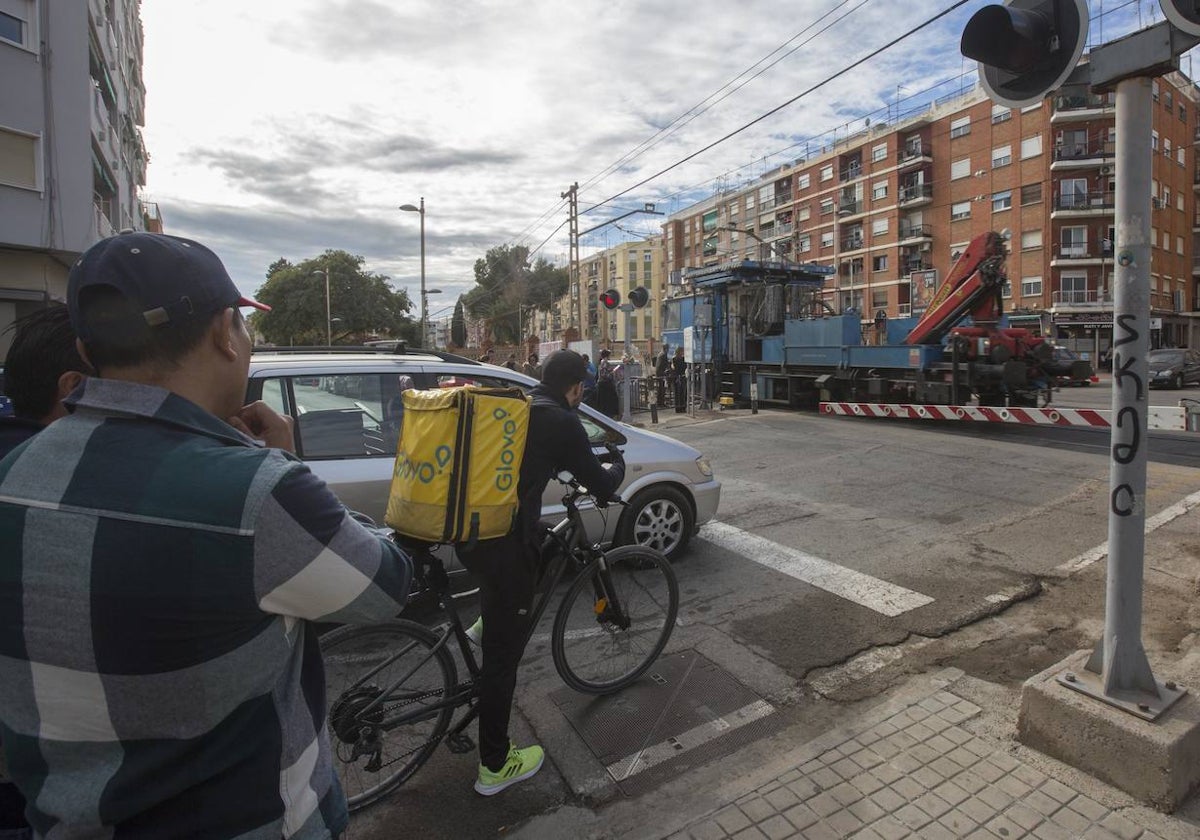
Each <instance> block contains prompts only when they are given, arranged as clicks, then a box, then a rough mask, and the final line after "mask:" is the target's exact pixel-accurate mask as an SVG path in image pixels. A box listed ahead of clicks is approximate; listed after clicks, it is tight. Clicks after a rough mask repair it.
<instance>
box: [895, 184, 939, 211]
mask: <svg viewBox="0 0 1200 840" xmlns="http://www.w3.org/2000/svg"><path fill="white" fill-rule="evenodd" d="M932 201H933V184H910V185H908V186H902V187H900V195H899V203H900V206H901V207H917V206H919V205H922V204H929V203H930V202H932Z"/></svg>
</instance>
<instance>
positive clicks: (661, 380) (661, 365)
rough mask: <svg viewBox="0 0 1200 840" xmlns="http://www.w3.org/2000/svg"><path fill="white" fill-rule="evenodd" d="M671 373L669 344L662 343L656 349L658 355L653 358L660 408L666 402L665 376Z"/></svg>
mask: <svg viewBox="0 0 1200 840" xmlns="http://www.w3.org/2000/svg"><path fill="white" fill-rule="evenodd" d="M670 373H671V345H669V344H664V345H663V346H662V350H660V351H658V355H657V356H656V357H655V358H654V380H655V385H656V386H657V387H656V391H657V396H656V399H657V401H658V405H659V407H660V408H661V407H662V406H665V405H666V404H667V399H666V394H667V376H668V375H669V374H670Z"/></svg>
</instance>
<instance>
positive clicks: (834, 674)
mask: <svg viewBox="0 0 1200 840" xmlns="http://www.w3.org/2000/svg"><path fill="white" fill-rule="evenodd" d="M932 643H933V639H918V640H917V641H915V642H907V643H905V644H903V645H897V646H895V647H883V648H873V649H872V650H869V651H867V652H866V653H861V654H859V655H858V656H856V657H854V658H853V659H851V660H850V661H849V662H846V663H844V664H842V665H840V666H838V667H837V668H834V669H833V670H831V671H829V672H828V673H825V674H822V675H821V676H820V677H817V678H816V679H815V680H813V681H812V682H810V683H809V685H810V686H812V689H813V690H814V691H816V692H817V693H818V694H823V695H825V696H826V697H828V696H829V695H830V694H832V693H833V692H835V691H837V690H838V689H840V688H844V687H845V686H847V685H850V683H853V682H858V681H859V680H861V679H863V678H865V677H869V676H870V675H871V674H874V673H875V672H876V671H879V670H882V669H883V668H886V667H887V666H888V665H891V664H892V663H893V662H896V661H897V660H899V659H903V658H904V657H905V656H907V655H908V654H910V653H912V652H913V651H916V650H920V649H921V648H923V647H925V646H926V645H929V644H932Z"/></svg>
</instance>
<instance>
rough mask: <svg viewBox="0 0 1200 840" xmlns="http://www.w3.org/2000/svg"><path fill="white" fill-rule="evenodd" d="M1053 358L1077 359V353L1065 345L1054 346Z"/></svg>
mask: <svg viewBox="0 0 1200 840" xmlns="http://www.w3.org/2000/svg"><path fill="white" fill-rule="evenodd" d="M1054 358H1056V359H1078V358H1079V354H1077V353H1076V352H1075V351H1074V350H1071V349H1068V348H1066V347H1055V348H1054Z"/></svg>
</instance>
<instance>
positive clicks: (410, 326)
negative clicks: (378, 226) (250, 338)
mask: <svg viewBox="0 0 1200 840" xmlns="http://www.w3.org/2000/svg"><path fill="white" fill-rule="evenodd" d="M363 262H364V261H363V258H362V257H359V256H354V255H352V254H349V253H347V252H345V251H341V250H332V249H331V250H327V251H326V252H325V253H324V254H322V255H321V256H319V257H313V258H310V259H306V260H303V261H302V262H300V263H297V264H296V265H292V264H291V263H290V262H289V261H287V260H286V259H279V260H276V261H275V262H273V263H271V265H270V267H269V268H268V269H267V281H266V282H265V283H264V284H263V285H262V287H261V288H260V289H259V290H258V293H257V295H256V297H257V299H258V300H260V301H262V302H263V303H265V304H268V305H269V306H270V307H271V311H270V312H255V313H254V314H253V315H252V316H251V318H252V323H253V326H254V328H255V329H256V330H257V331H258V333H259V334H260V335H261V336H262V337H263V339H264V340H265V341H267V342H269V343H271V344H277V345H290V344H296V345H323V344H325V328H326V321H325V269H326V268H328V269H329V314H330V316H331V318H332V319H335V320H333V329H332V334H333V343H334V344H338V343H341V344H346V343H350V344H357V343H360V342H362V341H365V340H367V339H370V338H402V339H406V340H408V341H409V342H413V341H414V339H416V338H417V335H418V333H419V328H418V326H417V325H416V324H415V323H414V321H413V319H412V318H410V317H408V312H409V311H410V310H411V309H412V302H411V301H410V300H409V299H408V293H407V292H405V291H404V290H403V289H401V290H399V291H396V290H394V289H392V288H391V286H389V285H388V282H387V280H388V278H387V277H385V276H384V275H382V274H373V273H371V272H369V271H365V270H364V269H363Z"/></svg>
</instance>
